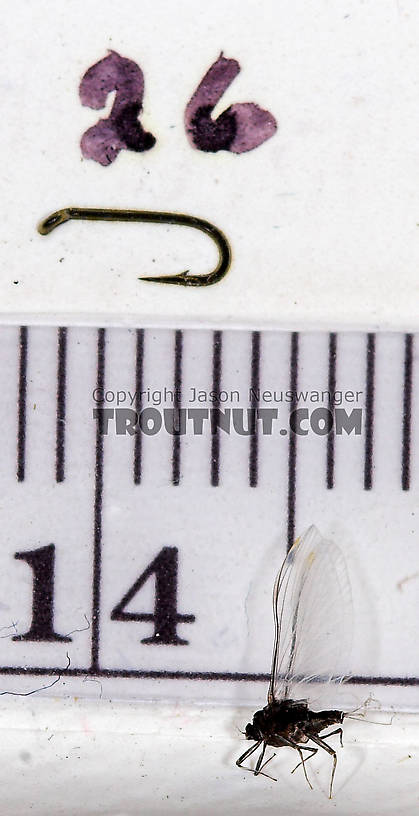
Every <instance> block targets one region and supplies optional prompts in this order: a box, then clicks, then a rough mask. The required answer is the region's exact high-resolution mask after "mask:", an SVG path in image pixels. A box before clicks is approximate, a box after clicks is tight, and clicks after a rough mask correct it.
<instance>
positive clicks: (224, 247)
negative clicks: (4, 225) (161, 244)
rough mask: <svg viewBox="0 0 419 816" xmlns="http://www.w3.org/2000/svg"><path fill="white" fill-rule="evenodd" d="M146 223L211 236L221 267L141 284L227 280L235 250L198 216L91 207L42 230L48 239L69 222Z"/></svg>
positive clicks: (69, 211)
mask: <svg viewBox="0 0 419 816" xmlns="http://www.w3.org/2000/svg"><path fill="white" fill-rule="evenodd" d="M71 220H76V221H143V222H148V223H153V224H156V223H157V224H177V225H180V226H183V227H193V228H194V229H199V230H201V231H202V232H205V233H206V235H209V236H210V238H212V240H213V241H214V243H215V244H216V246H217V249H218V263H217V266H216V268H215V269H214V270H213V271H212V272H208V274H206V275H190V274H189V270H186V271H185V272H179V273H178V274H175V275H159V276H158V277H152V276H145V277H141V278H139V280H144V281H152V282H154V283H173V284H177V285H178V286H211V285H212V284H213V283H218V281H220V280H221V278H223V277H224V276H225V275H226V274H227V272H228V269H229V266H230V263H231V248H230V244H229V242H228V240H227V238H226V237H225V235H224V234H223V233H222V232H221V230H219V229H218V227H215V226H214V224H211V222H210V221H205V219H203V218H198V217H197V216H195V215H183V214H181V213H171V212H152V211H150V210H113V209H96V208H90V207H65V208H64V209H62V210H57V211H56V212H53V213H51V215H49V216H48V217H47V218H44V220H43V221H41V223H40V224H39V226H38V232H40V233H41V235H48V234H49V233H50V232H52V230H54V229H55V228H56V227H59V226H60V224H64V223H65V221H71Z"/></svg>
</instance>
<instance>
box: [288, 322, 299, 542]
mask: <svg viewBox="0 0 419 816" xmlns="http://www.w3.org/2000/svg"><path fill="white" fill-rule="evenodd" d="M298 342H299V334H298V332H292V334H291V350H290V391H291V393H292V402H291V404H290V413H291V412H292V411H293V410H294V408H295V407H296V406H297V388H298ZM296 476H297V435H296V434H295V433H294V432H293V431H292V430H291V429H290V434H289V443H288V528H287V545H288V549H289V550H290V549H291V547H292V545H293V543H294V538H295V500H296Z"/></svg>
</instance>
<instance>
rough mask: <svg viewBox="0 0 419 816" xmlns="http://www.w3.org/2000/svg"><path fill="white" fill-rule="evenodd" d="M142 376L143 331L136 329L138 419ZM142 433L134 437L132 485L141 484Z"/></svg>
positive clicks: (136, 401) (136, 402)
mask: <svg viewBox="0 0 419 816" xmlns="http://www.w3.org/2000/svg"><path fill="white" fill-rule="evenodd" d="M143 374H144V329H137V332H136V354H135V410H136V412H137V424H138V417H139V415H140V412H141V407H142V396H141V392H142V390H143ZM142 436H143V435H142V433H141V431H140V432H139V433H136V434H135V436H134V484H136V485H138V484H141V476H142Z"/></svg>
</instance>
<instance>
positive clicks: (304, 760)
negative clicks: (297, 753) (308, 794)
mask: <svg viewBox="0 0 419 816" xmlns="http://www.w3.org/2000/svg"><path fill="white" fill-rule="evenodd" d="M301 750H302V751H310V752H311V753H310V756H308V757H306V758H305V759H302V760H301V762H299V763H298V765H296V766H295V768H293V769H292V771H291V773H294V771H296V770H297V768H299V767H300V765H304V763H305V762H308V760H309V759H311V757H313V756H314V754H317V751H318V750H319V749H318V748H310V746H309V745H304V746H301Z"/></svg>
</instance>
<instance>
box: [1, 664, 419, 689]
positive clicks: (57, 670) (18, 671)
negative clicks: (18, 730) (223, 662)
mask: <svg viewBox="0 0 419 816" xmlns="http://www.w3.org/2000/svg"><path fill="white" fill-rule="evenodd" d="M0 674H3V675H22V676H29V675H33V676H50V675H55V674H58V675H60V676H61V679H63V678H64V677H65V676H66V675H67V677H85V676H90V677H103V678H113V677H121V678H126V679H129V678H134V679H136V678H144V679H147V678H149V679H152V680H159V679H167V680H225V681H245V682H246V681H247V682H262V683H268V682H269V680H270V675H269V674H250V673H246V672H198V671H190V672H188V671H165V670H162V671H153V670H147V669H144V670H143V669H99V668H97V669H93V668H92V667H90V668H87V669H81V668H74V669H73V668H71V667H70V668H68V669H66V668H63V667H62V666H56V667H46V668H42V667H39V666H25V668H20V667H16V666H2V667H0ZM345 685H365V686H369V685H377V686H405V687H406V686H419V677H381V676H378V677H366V676H364V675H359V676H356V675H354V676H352V677H350V678H349V679H348V680H346V681H345Z"/></svg>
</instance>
